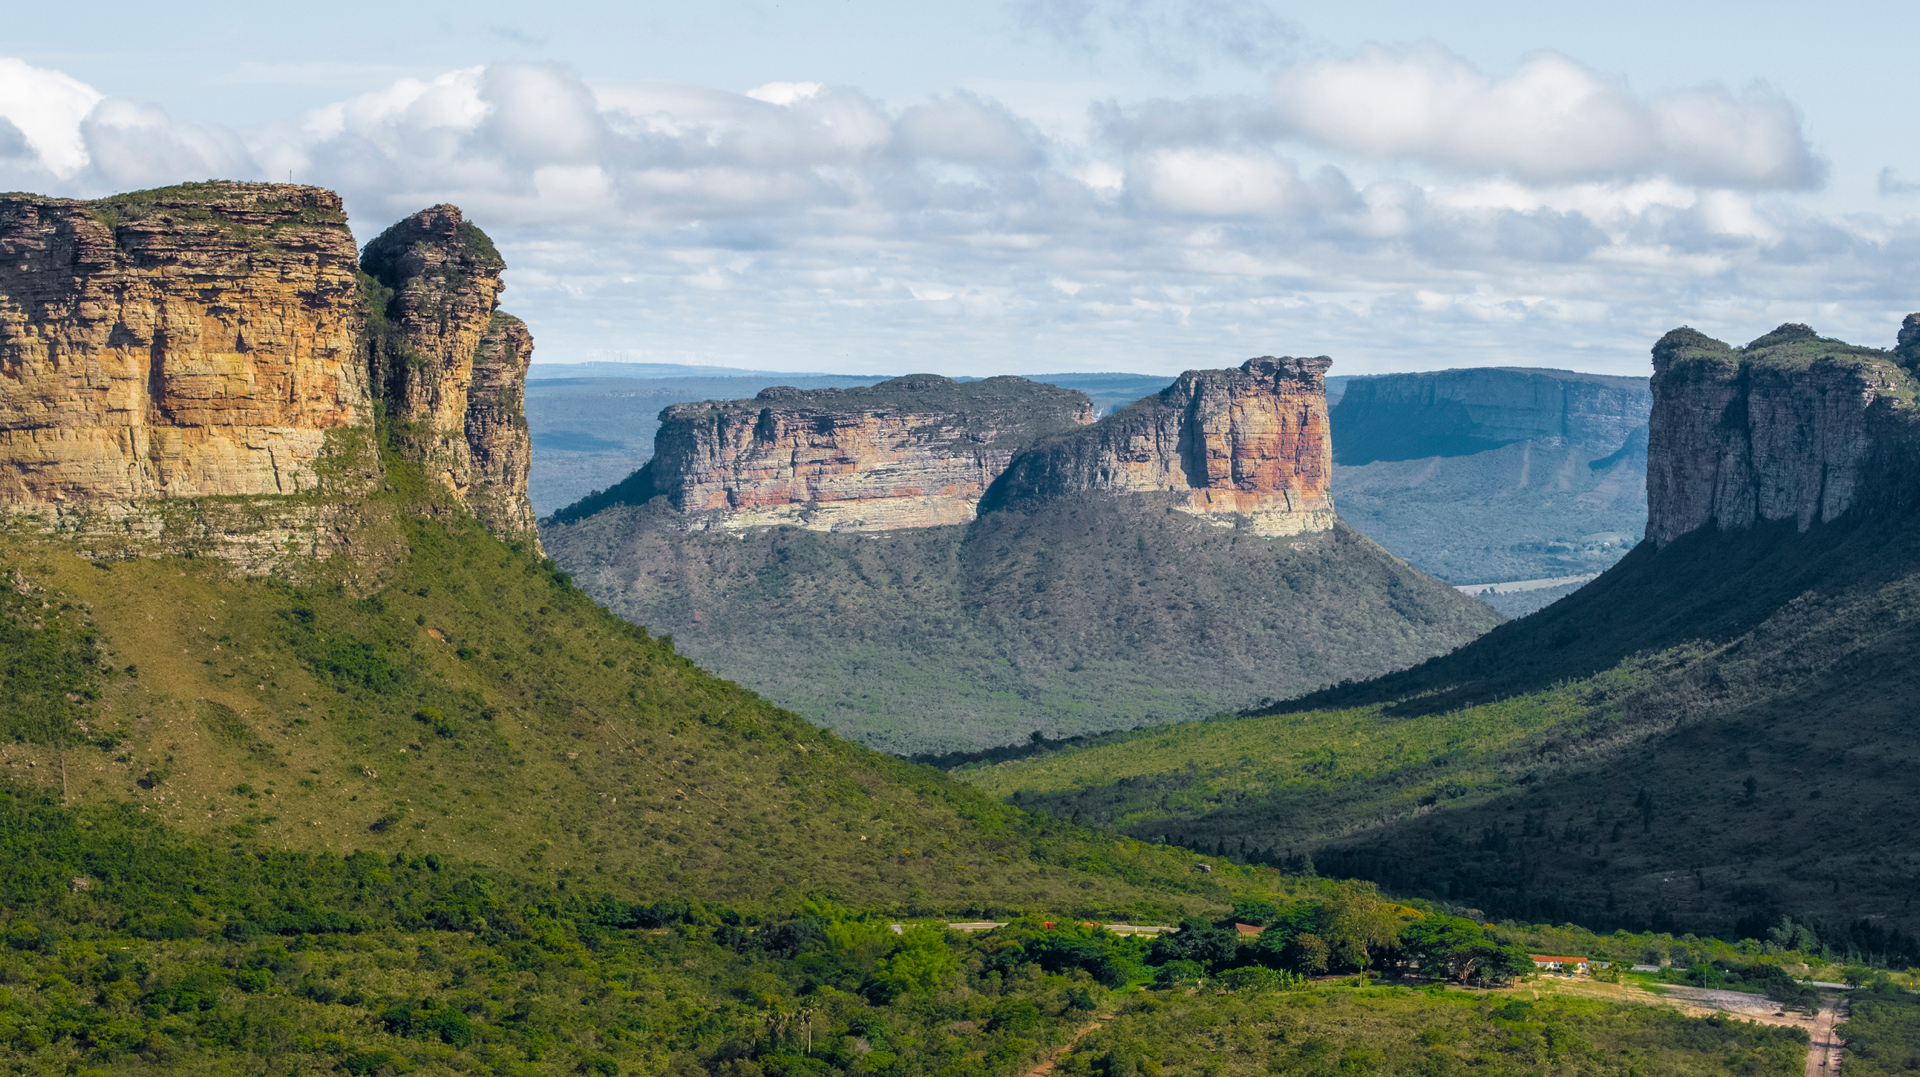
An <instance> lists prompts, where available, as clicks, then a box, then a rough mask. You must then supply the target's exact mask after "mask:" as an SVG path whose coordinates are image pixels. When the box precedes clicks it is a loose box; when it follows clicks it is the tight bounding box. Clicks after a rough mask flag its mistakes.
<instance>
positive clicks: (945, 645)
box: [545, 359, 1494, 752]
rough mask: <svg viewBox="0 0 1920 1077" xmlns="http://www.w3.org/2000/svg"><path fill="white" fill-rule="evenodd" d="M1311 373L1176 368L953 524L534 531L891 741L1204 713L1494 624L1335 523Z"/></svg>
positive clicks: (688, 634) (588, 575)
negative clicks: (852, 529) (1160, 384)
mask: <svg viewBox="0 0 1920 1077" xmlns="http://www.w3.org/2000/svg"><path fill="white" fill-rule="evenodd" d="M1325 363H1326V361H1325V360H1274V359H1262V360H1254V361H1252V362H1250V363H1248V364H1247V365H1246V366H1244V367H1243V368H1241V369H1239V370H1232V371H1196V372H1190V373H1188V374H1187V375H1183V376H1182V378H1181V379H1180V380H1179V381H1178V382H1176V383H1175V384H1174V385H1173V386H1170V387H1169V388H1168V389H1167V390H1165V391H1164V392H1163V393H1161V394H1159V395H1158V396H1155V397H1150V398H1148V399H1147V400H1145V401H1142V402H1140V403H1138V404H1135V405H1134V406H1132V407H1129V408H1127V409H1123V410H1122V411H1121V412H1119V413H1117V414H1115V415H1112V416H1109V417H1108V418H1106V419H1103V420H1101V421H1100V422H1099V423H1097V424H1095V425H1093V426H1091V427H1087V428H1085V429H1084V430H1081V431H1078V432H1074V433H1068V434H1061V435H1056V436H1054V437H1052V438H1049V439H1046V440H1044V441H1042V442H1041V443H1040V444H1038V445H1036V446H1035V447H1033V448H1032V449H1030V450H1028V451H1026V452H1023V453H1021V454H1019V455H1018V456H1016V457H1015V458H1014V459H1013V462H1012V463H1011V464H1010V465H1009V466H1008V467H1007V469H1006V471H1005V472H1004V474H1001V475H1000V476H999V477H998V478H997V479H995V480H994V482H993V485H992V487H991V489H989V490H988V491H987V492H986V496H985V497H984V498H983V499H982V501H981V502H980V505H981V509H982V512H981V514H980V516H979V518H978V519H976V520H974V521H973V523H971V524H969V525H967V526H964V527H960V526H952V527H924V528H907V529H901V530H891V531H882V532H869V533H866V534H860V533H852V534H848V533H838V534H835V533H823V532H818V531H803V530H802V529H797V528H766V527H759V528H745V529H741V530H737V531H733V532H731V533H722V532H702V531H698V530H689V527H690V526H693V525H697V524H698V523H700V522H701V517H700V515H699V512H711V511H713V510H710V509H704V508H701V509H700V510H699V512H691V513H690V512H683V511H681V510H680V509H679V508H678V507H676V505H675V504H674V502H673V501H672V499H671V498H669V497H665V496H662V497H658V498H655V499H654V500H653V501H652V502H651V503H649V504H645V505H638V506H636V505H625V506H616V507H613V508H610V509H606V510H602V511H600V512H598V513H596V514H593V515H589V516H587V517H585V518H583V519H581V520H579V521H578V522H576V523H571V524H558V525H556V524H555V523H551V522H550V524H549V526H548V527H547V529H546V532H545V539H546V542H547V544H548V547H549V548H550V549H552V550H553V551H554V555H555V557H556V558H557V559H558V561H559V562H560V563H561V564H562V565H563V566H565V567H566V568H567V569H568V571H569V572H572V573H573V574H574V576H575V578H576V579H578V580H579V581H580V582H581V585H582V586H583V587H585V588H586V589H587V590H588V591H589V592H590V593H592V594H593V595H595V596H596V597H597V598H599V599H600V600H601V601H603V602H605V603H606V604H607V605H608V607H609V608H610V609H613V610H614V611H615V612H617V613H619V614H621V615H622V616H624V617H626V618H628V619H629V620H632V621H634V622H636V623H640V624H645V625H648V626H649V627H650V628H652V629H653V630H654V631H656V632H671V633H672V634H673V636H674V638H675V639H676V640H677V641H678V642H679V645H680V646H681V647H683V648H684V649H685V650H686V652H687V653H688V654H689V655H690V656H692V657H694V658H695V660H696V661H699V662H701V663H703V664H707V665H710V666H712V667H713V668H715V669H716V670H717V671H719V672H720V673H722V674H723V675H725V676H729V677H733V678H736V679H738V680H740V681H741V682H742V683H745V684H749V685H752V686H753V687H754V688H755V689H756V690H759V691H761V692H764V693H766V694H767V695H768V696H769V697H770V698H772V699H774V700H775V701H777V702H779V703H781V704H783V705H786V706H790V707H793V708H794V709H796V710H799V711H800V712H801V713H803V714H806V715H807V716H808V717H809V718H812V719H813V720H815V721H818V722H820V723H822V724H824V725H828V726H830V727H831V728H834V729H836V730H839V731H840V732H841V733H843V734H844V735H847V736H851V737H854V738H856V739H859V740H861V741H862V742H864V743H869V744H873V745H876V746H881V747H885V748H887V749H889V750H893V751H899V752H918V751H930V750H951V749H953V748H975V747H984V746H986V745H991V744H997V743H1006V742H1009V741H1015V740H1021V739H1024V738H1026V737H1027V736H1028V735H1030V734H1031V733H1032V732H1033V731H1034V730H1036V729H1038V730H1040V731H1043V732H1046V733H1049V734H1054V735H1058V734H1063V733H1080V732H1086V731H1090V730H1100V729H1113V728H1125V727H1128V726H1133V725H1142V724H1152V723H1158V722H1164V721H1171V720H1177V719H1179V718H1183V717H1197V716H1204V715H1207V714H1212V713H1217V712H1219V711H1222V710H1228V709H1231V708H1234V707H1240V706H1246V705H1248V704H1249V703H1253V702H1257V701H1259V700H1261V699H1265V698H1276V697H1280V696H1284V695H1287V694H1289V693H1295V692H1298V691H1299V690H1301V689H1302V688H1304V687H1308V686H1319V685H1326V684H1332V683H1337V682H1339V681H1341V680H1345V679H1350V678H1354V677H1359V676H1366V675H1370V674H1373V673H1376V672H1379V671H1383V670H1388V669H1394V668H1399V667H1402V666H1405V665H1409V664H1412V663H1414V662H1417V661H1419V660H1420V659H1421V658H1423V657H1425V656H1428V655H1431V654H1433V653H1435V652H1437V651H1441V650H1445V649H1448V648H1451V647H1454V646H1457V645H1459V644H1460V643H1463V642H1465V641H1466V640H1468V639H1471V638H1472V637H1473V636H1474V635H1477V634H1478V633H1479V632H1481V631H1484V630H1485V628H1486V627H1488V626H1489V625H1490V624H1491V623H1492V622H1493V621H1494V617H1493V615H1492V614H1491V613H1489V612H1488V611H1487V610H1486V609H1485V607H1483V606H1481V605H1479V604H1478V603H1476V602H1473V601H1472V600H1469V599H1467V598H1465V597H1464V596H1462V595H1459V594H1458V593H1456V592H1454V591H1453V590H1452V589H1450V588H1447V587H1444V586H1442V585H1440V584H1438V583H1437V582H1436V581H1433V580H1431V579H1429V578H1427V577H1424V576H1422V575H1420V574H1419V573H1417V572H1415V571H1413V570H1411V569H1409V568H1407V566H1405V565H1404V564H1402V563H1400V562H1398V561H1396V560H1394V559H1393V558H1391V557H1389V556H1388V555H1386V554H1385V553H1384V552H1383V551H1381V550H1380V549H1379V548H1378V547H1377V546H1375V545H1374V544H1373V543H1371V542H1368V541H1367V540H1366V539H1365V538H1363V537H1361V536H1359V535H1357V534H1355V533H1354V532H1353V531H1352V530H1350V529H1348V528H1345V527H1344V526H1342V525H1339V524H1338V523H1337V520H1336V518H1335V516H1334V513H1333V511H1332V502H1331V497H1330V494H1329V492H1328V489H1327V481H1328V475H1327V468H1328V459H1327V452H1328V450H1327V445H1326V436H1325V431H1326V423H1325V409H1324V406H1323V405H1322V404H1321V403H1320V391H1321V386H1320V381H1319V378H1320V376H1321V372H1323V371H1324V369H1325ZM977 384H982V385H984V384H987V383H977ZM849 395H852V394H851V393H850V394H849ZM661 437H662V440H663V443H664V442H665V441H666V439H667V438H668V437H669V433H668V429H667V428H666V427H663V428H662V434H661ZM664 455H665V454H664V453H663V458H664ZM648 481H649V483H652V482H654V481H657V480H652V479H649V480H648ZM836 481H854V480H852V479H846V478H842V479H838V480H836ZM670 488H671V487H670ZM652 489H653V487H652V486H651V485H650V486H649V492H651V490H652ZM609 493H610V494H615V493H616V491H609ZM621 496H624V495H621ZM695 504H696V507H698V506H700V505H705V504H706V502H697V503H695ZM969 511H970V509H969ZM736 519H737V517H736Z"/></svg>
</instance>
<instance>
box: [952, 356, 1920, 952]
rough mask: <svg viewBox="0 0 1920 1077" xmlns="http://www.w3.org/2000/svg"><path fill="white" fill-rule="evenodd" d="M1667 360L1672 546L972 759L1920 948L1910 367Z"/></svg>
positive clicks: (1703, 921)
mask: <svg viewBox="0 0 1920 1077" xmlns="http://www.w3.org/2000/svg"><path fill="white" fill-rule="evenodd" d="M1902 343H1903V344H1904V343H1905V341H1903V342H1902ZM1654 356H1655V365H1656V374H1655V378H1654V382H1653V385H1654V392H1655V398H1656V404H1655V410H1654V413H1653V422H1652V438H1651V443H1650V448H1649V454H1650V457H1651V460H1652V463H1651V470H1652V472H1653V475H1654V479H1653V481H1652V482H1651V483H1650V486H1651V488H1652V489H1653V490H1654V491H1655V497H1656V500H1655V501H1654V503H1653V505H1652V506H1651V513H1650V520H1649V524H1648V538H1649V541H1647V542H1645V543H1643V544H1641V545H1640V546H1639V547H1637V548H1636V549H1635V550H1634V551H1633V552H1632V553H1630V554H1629V555H1628V556H1627V557H1626V558H1625V559H1624V560H1623V561H1622V562H1621V563H1620V564H1619V565H1617V566H1615V567H1614V568H1613V569H1611V570H1609V571H1608V572H1607V573H1605V574H1603V575H1602V576H1601V577H1600V578H1599V579H1598V580H1596V581H1595V582H1594V583H1592V584H1590V585H1588V586H1587V587H1585V588H1583V589H1582V590H1580V591H1579V592H1578V593H1576V594H1575V595H1573V596H1572V597H1570V598H1567V599H1564V600H1562V601H1560V602H1558V603H1556V604H1555V605H1553V606H1551V607H1549V608H1548V609H1546V610H1543V611H1541V612H1540V613H1537V614H1534V615H1533V616H1530V617H1527V618H1525V619H1523V620H1520V621H1515V622H1511V623H1509V624H1506V625H1503V626H1501V627H1499V628H1497V629H1495V630H1494V631H1492V632H1490V633H1488V634H1487V635H1486V636H1485V637H1483V638H1481V639H1480V640H1477V641H1475V642H1474V643H1473V644H1471V645H1469V646H1467V647H1465V648H1462V649H1461V650H1460V651H1458V652H1456V653H1454V654H1451V655H1448V656H1445V657H1442V658H1438V659H1435V660H1433V661H1431V662H1428V663H1425V664H1423V665H1421V666H1419V667H1416V668H1414V669H1411V670H1408V671H1406V672H1403V673H1399V674H1393V675H1389V676H1387V677H1383V678H1380V679H1378V680H1376V681H1372V682H1369V683H1366V684H1361V685H1356V686H1352V687H1346V688H1339V689H1334V690H1330V691H1328V692H1323V693H1320V694H1317V695H1314V696H1308V697H1305V698H1303V699H1301V700H1299V701H1297V702H1295V703H1292V704H1288V705H1286V706H1284V707H1282V708H1277V709H1276V710H1274V711H1272V712H1270V713H1271V715H1272V716H1271V717H1256V718H1250V719H1247V720H1244V721H1242V722H1238V723H1223V724H1218V725H1211V726H1200V727H1190V728H1184V729H1182V730H1180V731H1179V732H1178V733H1177V734H1176V733H1173V732H1171V731H1169V732H1165V733H1160V734H1158V735H1159V736H1160V737H1162V738H1165V741H1166V744H1167V745H1168V746H1167V747H1166V748H1165V749H1164V750H1146V751H1143V750H1142V749H1143V748H1145V747H1146V746H1147V745H1148V744H1152V743H1159V742H1155V741H1148V740H1145V739H1135V740H1133V741H1131V742H1128V743H1124V744H1117V745H1109V746H1105V747H1100V748H1095V749H1091V750H1089V751H1086V752H1082V753H1067V754H1052V755H1048V756H1043V757H1040V758H1038V759H1034V760H1029V761H1025V762H1022V763H1017V764H1008V765H1005V766H1003V767H999V768H993V769H991V770H988V771H983V772H981V773H980V776H979V779H978V780H980V781H981V782H982V783H983V784H984V785H985V786H986V787H988V788H989V789H991V790H993V791H996V792H1000V793H1002V794H1011V793H1013V792H1015V791H1021V794H1022V795H1021V797H1020V802H1021V803H1031V804H1042V805H1046V806H1049V807H1050V808H1052V809H1054V810H1056V811H1058V812H1061V813H1063V814H1066V815H1068V816H1069V817H1073V816H1075V813H1076V812H1077V813H1078V815H1077V817H1078V818H1080V819H1081V820H1082V821H1083V822H1093V821H1099V820H1105V821H1107V822H1109V823H1110V824H1111V825H1115V826H1117V827H1118V828H1120V829H1122V830H1125V831H1129V832H1133V833H1139V834H1151V835H1157V834H1160V833H1167V834H1169V835H1173V836H1184V837H1187V838H1189V839H1190V840H1191V841H1192V842H1193V843H1194V844H1197V845H1200V846H1202V847H1203V848H1211V847H1212V843H1214V842H1217V841H1222V840H1224V841H1226V842H1227V843H1228V844H1229V845H1234V844H1235V843H1237V842H1238V841H1241V840H1245V841H1247V842H1248V845H1249V848H1250V849H1259V850H1263V851H1265V850H1274V849H1277V850H1278V852H1277V853H1276V854H1274V855H1277V856H1279V857H1281V858H1284V857H1285V856H1287V855H1289V853H1291V854H1293V855H1298V854H1301V853H1307V852H1311V854H1312V856H1313V857H1314V859H1315V861H1316V862H1318V863H1319V864H1321V865H1322V866H1323V867H1331V868H1332V869H1334V870H1338V871H1342V872H1350V873H1358V874H1364V875H1367V876H1370V877H1373V878H1377V879H1380V880H1382V881H1383V882H1386V883H1388V884H1390V885H1394V886H1398V887H1403V888H1405V889H1408V890H1411V891H1416V892H1418V891H1425V892H1429V893H1433V894H1436V895H1439V896H1442V897H1450V898H1455V899H1459V900H1465V901H1472V902H1473V903H1475V904H1478V905H1481V906H1482V907H1485V908H1489V909H1497V910H1500V911H1503V912H1507V913H1511V914H1516V915H1536V916H1551V917H1554V918H1560V917H1565V918H1569V919H1578V920H1581V921H1582V922H1587V923H1593V924H1605V923H1610V922H1611V923H1622V924H1629V925H1631V924H1650V923H1659V924H1673V925H1685V926H1687V927H1690V928H1692V929H1695V930H1716V931H1718V930H1733V929H1735V928H1736V927H1737V928H1739V929H1740V930H1742V931H1743V932H1745V933H1750V934H1751V933H1754V932H1756V931H1757V930H1758V928H1757V927H1756V925H1760V926H1764V924H1765V923H1768V922H1777V921H1778V919H1779V917H1780V916H1782V915H1788V914H1791V915H1793V916H1794V918H1795V919H1796V920H1800V919H1802V918H1811V919H1813V920H1814V921H1815V922H1816V923H1817V924H1820V925H1823V926H1822V931H1823V934H1824V935H1831V936H1832V937H1833V938H1836V939H1847V938H1856V939H1861V940H1866V941H1865V942H1863V943H1861V945H1862V946H1863V947H1865V948H1878V949H1881V950H1883V951H1887V952H1896V951H1897V952H1901V953H1906V952H1908V951H1910V950H1912V951H1915V952H1916V953H1920V949H1916V947H1915V944H1914V942H1913V939H1912V933H1913V931H1914V929H1915V927H1916V926H1920V922H1916V920H1915V919H1914V916H1915V914H1914V911H1913V910H1912V908H1911V905H1910V894H1911V892H1912V880H1913V879H1914V877H1915V875H1916V872H1920V859H1916V858H1915V856H1914V855H1913V853H1912V851H1911V850H1910V849H1909V848H1908V847H1907V843H1905V842H1904V840H1903V838H1902V835H1903V834H1904V833H1905V831H1906V829H1907V827H1908V826H1911V825H1914V824H1915V823H1920V818H1915V817H1914V809H1913V808H1912V806H1911V798H1909V797H1908V796H1906V793H1905V783H1906V776H1907V774H1908V766H1909V764H1910V761H1911V760H1912V759H1913V758H1914V750H1913V745H1912V739H1911V736H1910V731H1908V730H1907V729H1906V727H1905V724H1904V723H1903V722H1902V721H1901V720H1900V719H1899V717H1898V715H1900V714H1902V713H1904V709H1903V708H1904V707H1905V703H1904V702H1903V701H1904V700H1907V699H1909V698H1911V694H1912V692H1913V691H1915V690H1916V688H1920V684H1916V683H1914V677H1915V676H1916V674H1915V671H1914V668H1913V663H1912V662H1911V661H1910V660H1909V659H1910V656H1911V655H1912V654H1913V653H1915V650H1916V647H1920V637H1916V635H1915V629H1914V627H1913V615H1912V614H1913V610H1914V609H1915V608H1916V607H1915V599H1916V589H1920V546H1916V542H1915V539H1914V537H1913V532H1912V527H1911V514H1912V511H1913V506H1914V494H1915V486H1914V483H1913V480H1912V475H1913V474H1914V470H1913V467H1912V463H1911V459H1912V453H1913V451H1914V448H1915V446H1916V445H1920V436H1916V434H1917V431H1916V429H1915V411H1914V406H1913V404H1912V402H1911V401H1912V399H1913V391H1914V388H1915V381H1914V378H1913V376H1912V374H1911V372H1910V369H1909V368H1908V367H1907V366H1905V365H1904V364H1905V363H1906V362H1909V361H1910V360H1907V359H1906V358H1905V357H1904V356H1903V355H1901V354H1898V353H1889V352H1884V351H1878V350H1875V349H1869V348H1859V347H1855V346H1851V345H1846V344H1844V343H1841V342H1838V341H1833V340H1827V339H1824V338H1820V337H1817V336H1815V335H1814V334H1813V333H1812V332H1811V331H1810V330H1808V329H1806V327H1804V326H1783V327H1782V328H1781V329H1779V330H1776V331H1775V332H1774V333H1770V334H1768V335H1767V336H1765V337H1762V338H1760V339H1759V340H1756V341H1754V342H1753V343H1752V344H1750V345H1748V346H1747V347H1746V348H1743V349H1734V348H1729V347H1727V346H1726V345H1724V344H1720V343H1718V342H1716V341H1711V340H1708V339H1706V338H1704V337H1701V336H1700V335H1699V334H1696V333H1693V332H1692V331H1690V330H1680V331H1676V332H1674V333H1672V334H1669V335H1668V336H1667V337H1666V338H1664V339H1663V340H1662V341H1661V342H1660V344H1659V346H1657V347H1656V349H1655V352H1654ZM1189 764H1191V765H1189ZM1160 804H1165V805H1167V807H1165V808H1162V807H1159V806H1158V805H1160ZM1236 847H1237V846H1236ZM1894 932H1898V934H1894Z"/></svg>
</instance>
